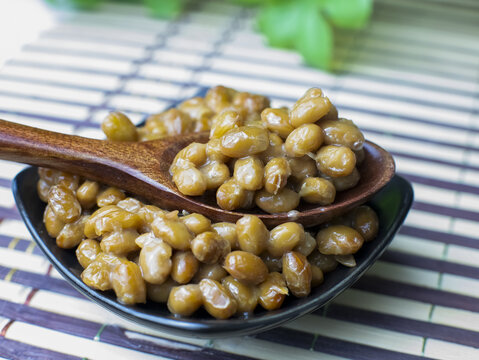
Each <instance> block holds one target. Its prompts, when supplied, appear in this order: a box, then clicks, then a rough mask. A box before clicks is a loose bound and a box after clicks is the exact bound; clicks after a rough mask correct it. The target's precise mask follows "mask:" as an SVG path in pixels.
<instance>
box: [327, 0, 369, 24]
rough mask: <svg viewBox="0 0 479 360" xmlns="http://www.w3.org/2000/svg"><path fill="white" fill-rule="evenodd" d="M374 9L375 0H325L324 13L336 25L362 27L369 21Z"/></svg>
mask: <svg viewBox="0 0 479 360" xmlns="http://www.w3.org/2000/svg"><path fill="white" fill-rule="evenodd" d="M372 9H373V0H325V3H324V6H323V13H324V15H325V16H326V17H327V19H328V20H330V21H331V22H332V23H333V24H334V25H335V26H338V27H342V28H346V29H360V28H362V27H364V26H365V25H366V24H367V23H368V20H369V18H370V16H371V12H372Z"/></svg>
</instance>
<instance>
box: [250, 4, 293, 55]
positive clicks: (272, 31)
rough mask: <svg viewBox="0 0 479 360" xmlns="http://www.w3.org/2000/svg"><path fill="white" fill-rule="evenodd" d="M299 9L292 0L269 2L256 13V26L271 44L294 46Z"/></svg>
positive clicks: (284, 46)
mask: <svg viewBox="0 0 479 360" xmlns="http://www.w3.org/2000/svg"><path fill="white" fill-rule="evenodd" d="M301 9H302V6H298V4H297V3H295V2H294V1H284V2H277V3H269V4H267V5H265V6H264V7H263V8H262V9H261V11H260V13H259V14H258V27H259V29H260V30H261V31H262V32H263V34H264V35H265V36H266V38H267V39H268V43H269V44H270V45H271V46H277V47H283V48H291V47H293V46H294V43H295V39H296V36H297V33H298V27H299V26H300V23H301Z"/></svg>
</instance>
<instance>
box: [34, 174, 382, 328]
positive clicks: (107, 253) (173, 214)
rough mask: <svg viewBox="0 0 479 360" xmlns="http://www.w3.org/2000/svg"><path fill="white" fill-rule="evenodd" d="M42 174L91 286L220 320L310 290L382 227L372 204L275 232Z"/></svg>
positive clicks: (50, 204) (50, 218)
mask: <svg viewBox="0 0 479 360" xmlns="http://www.w3.org/2000/svg"><path fill="white" fill-rule="evenodd" d="M39 175H40V180H39V181H38V194H39V196H40V198H41V199H42V200H43V201H45V202H47V206H46V208H45V213H44V223H45V227H46V230H47V232H48V234H49V235H50V236H51V237H53V238H55V239H56V243H57V245H58V246H59V247H61V248H64V249H74V248H76V256H77V259H78V261H79V263H80V265H81V266H82V267H83V269H84V270H83V272H82V274H81V278H82V280H83V282H84V283H85V284H87V285H88V286H89V287H91V288H93V289H97V290H102V291H105V290H113V291H114V292H115V294H116V296H117V298H118V301H120V302H122V303H124V304H128V305H132V304H136V303H145V302H146V301H147V300H151V301H155V302H162V303H166V304H167V306H168V309H169V310H170V311H171V313H173V314H176V315H179V316H189V315H192V314H193V313H194V312H195V311H197V310H198V309H199V308H200V307H202V306H203V308H204V309H206V311H207V312H208V313H209V314H211V315H212V316H213V317H215V318H218V319H226V318H229V317H231V316H234V315H244V314H248V313H252V312H253V311H254V310H255V308H256V307H257V306H258V304H259V305H260V306H261V307H262V308H264V309H266V310H274V309H278V308H279V307H281V305H282V303H283V301H284V299H285V298H286V296H288V295H293V296H295V297H304V296H307V295H308V294H309V293H310V291H311V288H312V287H315V286H318V285H320V284H321V283H322V282H323V279H324V273H327V272H329V271H332V270H334V269H335V268H336V266H337V265H338V263H341V264H343V265H345V266H355V265H356V263H355V260H354V256H353V254H355V253H356V252H357V251H358V250H359V249H360V248H361V246H362V245H363V243H364V242H365V241H370V240H372V239H374V237H375V236H376V234H377V231H378V219H377V216H376V214H375V212H374V211H373V210H372V209H371V208H370V207H368V206H361V207H359V208H357V209H355V210H353V211H352V212H351V213H349V214H347V215H345V216H343V217H341V218H338V219H335V220H334V221H332V222H330V223H328V224H325V225H323V226H322V227H321V228H320V229H319V231H317V232H316V233H315V234H313V233H311V232H308V231H305V230H304V229H303V227H302V226H301V225H300V224H297V223H294V222H287V223H284V224H281V225H278V226H276V227H275V228H273V229H271V230H268V229H267V228H266V226H265V225H264V224H263V222H262V221H261V220H260V219H259V218H258V217H256V216H252V215H248V216H244V217H243V218H241V219H240V220H238V221H237V223H236V224H234V223H227V222H220V223H215V224H212V223H211V221H210V220H209V219H207V218H206V217H205V216H203V215H201V214H197V213H193V214H179V213H178V211H170V212H169V211H165V210H162V209H160V208H158V207H156V206H153V205H146V204H144V203H142V202H140V201H139V200H137V199H135V198H133V197H127V195H126V194H125V193H124V192H123V191H122V190H119V189H117V188H113V187H108V186H104V185H101V184H99V183H97V182H94V181H90V180H84V179H81V178H80V177H78V176H75V175H70V174H66V173H63V172H59V171H55V170H51V169H44V168H40V169H39ZM314 235H315V236H314Z"/></svg>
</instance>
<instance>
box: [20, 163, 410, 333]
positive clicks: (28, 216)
mask: <svg viewBox="0 0 479 360" xmlns="http://www.w3.org/2000/svg"><path fill="white" fill-rule="evenodd" d="M37 180H38V175H37V168H35V167H29V168H26V169H25V170H23V171H22V172H20V173H19V174H18V175H17V176H16V177H15V179H14V181H13V184H12V188H13V193H14V196H15V201H16V203H17V207H18V210H19V211H20V214H21V215H22V217H23V220H24V221H25V224H26V225H27V227H28V230H29V231H30V233H31V234H32V237H33V239H34V240H35V242H36V243H37V244H38V246H39V247H40V249H41V250H42V251H43V252H44V253H45V255H46V256H47V258H48V259H49V260H50V261H51V263H52V264H53V265H54V266H55V268H56V269H57V270H58V272H60V274H62V275H63V277H64V278H65V279H66V280H67V281H68V282H70V284H72V285H73V286H74V287H75V288H76V289H77V290H78V291H79V292H81V293H82V294H84V295H85V296H87V297H89V298H90V299H92V300H93V301H94V302H96V303H97V304H99V305H101V306H103V307H104V308H106V309H108V310H110V311H112V312H114V313H116V314H118V315H120V316H122V317H124V318H127V319H129V320H132V321H134V322H136V323H140V324H143V325H146V326H149V327H152V328H158V329H161V330H166V331H168V332H171V333H174V334H177V335H183V336H190V337H205V338H212V337H226V336H232V335H246V334H253V333H257V332H260V331H265V330H268V329H271V328H273V327H276V326H279V325H280V324H282V323H284V322H286V321H290V320H293V319H295V318H298V317H300V316H302V315H305V314H307V313H310V312H312V311H314V310H316V309H318V308H319V307H321V306H323V305H325V304H326V303H327V302H329V301H330V300H331V299H333V298H334V297H336V296H337V295H339V294H340V293H341V292H342V291H344V290H345V289H347V288H348V287H350V286H351V285H352V284H353V283H354V282H355V281H356V280H358V279H359V277H360V276H361V275H362V274H363V273H364V272H365V271H366V270H367V269H368V268H369V267H370V266H371V265H372V264H373V263H374V262H375V261H376V260H377V259H378V258H379V256H381V254H382V253H383V252H384V250H385V249H386V247H387V246H388V244H389V243H390V242H391V240H392V239H393V237H394V235H395V234H396V232H397V231H398V229H399V227H400V226H401V224H402V223H403V221H404V219H405V217H406V215H407V213H408V211H409V209H410V207H411V204H412V200H413V191H412V188H411V185H410V184H409V183H408V182H407V181H406V180H405V179H403V178H401V177H400V176H395V177H394V178H393V179H392V180H391V182H390V183H389V184H388V185H386V187H385V188H383V189H382V190H381V191H380V192H379V193H378V194H376V195H375V196H374V198H373V199H372V200H371V201H370V202H369V204H370V206H372V207H373V208H374V209H375V210H376V212H377V213H378V216H379V222H380V228H379V234H378V237H377V238H376V239H375V240H374V241H371V242H369V243H365V244H364V246H363V247H362V249H361V250H360V251H359V252H358V253H357V254H356V255H355V258H356V261H357V264H358V265H357V266H356V267H354V268H346V267H344V266H339V267H338V268H337V269H336V270H335V271H333V272H331V273H328V274H326V276H325V281H324V283H323V284H322V285H321V286H319V287H317V288H315V289H313V290H312V292H311V294H310V295H309V296H308V297H306V298H302V299H297V298H294V297H288V298H287V299H286V301H285V302H284V304H283V306H282V307H281V309H279V310H275V311H270V312H268V311H264V310H261V309H260V307H259V306H258V310H257V311H255V313H254V314H252V315H250V316H249V317H248V318H231V319H228V320H216V319H213V318H212V317H210V316H209V315H208V314H207V313H206V312H205V311H203V310H202V311H199V312H197V313H196V314H195V315H194V316H192V317H190V318H178V317H175V316H173V315H171V314H170V313H169V311H168V309H167V307H166V305H165V304H158V303H153V302H148V303H147V304H140V305H135V306H126V305H123V304H121V303H119V302H118V301H117V300H116V296H115V294H114V293H113V292H112V291H107V292H101V291H97V290H93V289H90V288H89V287H88V286H86V285H85V284H84V283H83V282H82V281H81V278H80V274H81V272H82V270H83V269H82V268H81V266H80V264H79V263H78V261H77V259H76V256H75V252H74V251H73V250H64V249H61V248H59V247H57V246H56V244H55V240H54V239H53V238H51V237H49V236H48V234H47V232H46V229H45V227H44V225H43V221H42V220H43V211H44V209H45V204H44V203H43V202H42V201H41V200H40V199H39V197H38V195H37V187H36V183H37Z"/></svg>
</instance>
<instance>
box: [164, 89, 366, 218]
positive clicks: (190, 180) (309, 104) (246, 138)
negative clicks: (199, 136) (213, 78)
mask: <svg viewBox="0 0 479 360" xmlns="http://www.w3.org/2000/svg"><path fill="white" fill-rule="evenodd" d="M236 94H237V95H236V96H238V94H245V93H236ZM209 95H210V93H208V94H207V95H206V98H205V99H206V104H210V102H208V101H207V99H208V98H209ZM247 96H248V95H244V97H245V98H247V99H248V101H244V102H242V104H244V105H246V104H247V105H248V106H244V107H243V108H235V104H236V105H238V104H237V103H235V102H233V103H231V102H228V101H224V102H222V103H221V106H216V107H215V110H216V111H217V114H216V115H215V116H214V117H213V118H212V119H211V121H210V126H211V130H210V138H209V141H208V143H206V144H201V143H192V144H190V145H188V146H187V147H186V148H184V149H182V150H181V151H180V152H179V153H178V154H177V155H176V157H175V159H174V160H173V163H172V164H171V167H170V173H171V175H172V178H173V181H174V183H175V184H176V186H177V188H178V190H179V191H180V192H181V193H183V194H185V195H189V196H199V195H203V194H204V193H205V192H207V191H210V192H213V191H216V201H217V204H218V205H219V206H220V207H221V208H222V209H225V210H235V209H248V208H251V207H254V206H255V205H256V206H258V207H259V208H261V209H262V210H263V211H265V212H268V213H281V212H288V211H291V210H293V209H295V208H296V207H297V206H298V205H299V203H300V200H301V199H302V200H303V201H305V202H307V203H312V204H318V205H329V204H331V203H333V202H334V199H335V196H336V191H343V190H347V189H349V188H352V187H354V186H355V185H356V184H357V183H358V181H359V178H360V175H359V172H358V170H357V168H356V165H359V164H360V162H361V161H362V159H364V152H363V151H364V150H363V144H364V136H363V134H362V133H361V131H360V130H359V129H358V127H357V126H356V125H354V123H353V122H352V121H351V120H347V119H342V118H338V112H337V110H336V108H335V107H334V106H333V105H332V104H331V102H330V101H329V99H328V98H327V97H325V96H324V94H323V93H322V91H321V90H320V89H317V88H312V89H309V90H308V91H307V92H306V93H305V94H304V95H303V97H301V98H300V99H299V100H298V101H297V102H296V103H295V104H294V105H293V107H292V108H291V109H290V110H288V109H285V108H278V109H273V108H269V107H266V106H267V104H268V101H266V100H265V98H262V97H259V98H254V96H252V95H249V96H250V97H247ZM210 98H211V95H210ZM234 99H237V97H234Z"/></svg>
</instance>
